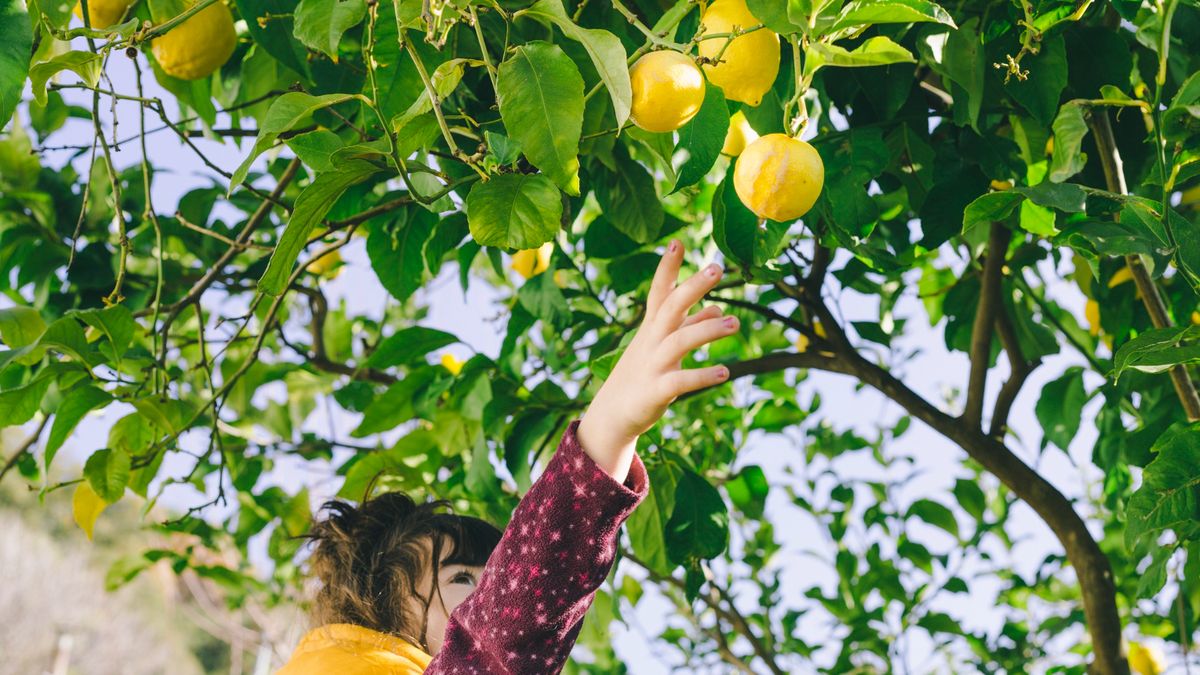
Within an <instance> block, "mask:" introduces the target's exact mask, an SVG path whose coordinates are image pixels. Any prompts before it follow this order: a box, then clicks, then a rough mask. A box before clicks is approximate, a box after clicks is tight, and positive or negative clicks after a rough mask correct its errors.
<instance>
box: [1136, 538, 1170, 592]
mask: <svg viewBox="0 0 1200 675" xmlns="http://www.w3.org/2000/svg"><path fill="white" fill-rule="evenodd" d="M1174 553H1175V547H1174V546H1158V547H1155V549H1154V553H1153V554H1152V555H1151V556H1150V565H1149V566H1147V567H1146V570H1145V571H1144V572H1142V574H1141V578H1140V579H1138V586H1137V591H1136V594H1137V597H1139V598H1146V599H1150V598H1153V597H1154V596H1156V595H1158V592H1159V591H1161V590H1162V589H1163V586H1165V585H1166V584H1167V561H1168V560H1170V559H1171V556H1172V555H1173V554H1174Z"/></svg>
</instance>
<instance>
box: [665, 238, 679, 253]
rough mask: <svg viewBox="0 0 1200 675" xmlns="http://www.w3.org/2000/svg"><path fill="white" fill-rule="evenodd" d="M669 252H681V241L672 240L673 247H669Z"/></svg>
mask: <svg viewBox="0 0 1200 675" xmlns="http://www.w3.org/2000/svg"><path fill="white" fill-rule="evenodd" d="M667 250H668V251H670V252H671V253H674V252H675V251H678V250H679V240H678V239H672V240H671V245H670V246H668V247H667Z"/></svg>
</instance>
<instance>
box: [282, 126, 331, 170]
mask: <svg viewBox="0 0 1200 675" xmlns="http://www.w3.org/2000/svg"><path fill="white" fill-rule="evenodd" d="M284 142H285V143H287V146H288V147H289V148H291V149H292V152H294V153H296V156H297V157H299V158H300V161H302V162H304V165H305V166H306V167H308V168H310V169H312V170H313V171H314V172H316V173H321V172H325V171H332V170H333V169H334V168H335V166H334V163H333V153H335V152H337V151H338V150H341V149H342V148H343V147H345V145H346V144H345V143H344V142H343V141H342V139H341V138H339V137H338V135H337V134H335V133H333V132H332V131H330V130H328V129H316V130H313V131H309V132H307V133H303V134H299V135H297V136H292V137H291V138H289V139H287V140H286V141H284Z"/></svg>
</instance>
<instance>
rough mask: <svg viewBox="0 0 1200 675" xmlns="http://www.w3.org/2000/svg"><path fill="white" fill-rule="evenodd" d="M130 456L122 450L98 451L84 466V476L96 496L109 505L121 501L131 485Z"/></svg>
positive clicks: (106, 449)
mask: <svg viewBox="0 0 1200 675" xmlns="http://www.w3.org/2000/svg"><path fill="white" fill-rule="evenodd" d="M129 470H130V461H129V455H127V454H125V453H124V452H121V451H120V450H110V449H108V448H105V449H103V450H97V451H96V452H93V453H92V456H91V457H88V460H87V463H86V464H84V465H83V475H84V477H85V478H87V481H88V483H90V484H91V486H92V489H93V490H95V491H96V494H97V495H98V496H99V497H100V498H101V499H103V500H104V501H105V502H107V503H109V504H113V503H116V502H118V501H120V500H121V496H122V495H124V494H125V487H126V486H127V485H129Z"/></svg>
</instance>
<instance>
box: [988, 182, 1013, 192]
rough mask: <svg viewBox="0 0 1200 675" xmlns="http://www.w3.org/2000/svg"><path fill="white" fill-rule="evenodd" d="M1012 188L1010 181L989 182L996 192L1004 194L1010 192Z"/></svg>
mask: <svg viewBox="0 0 1200 675" xmlns="http://www.w3.org/2000/svg"><path fill="white" fill-rule="evenodd" d="M1012 186H1013V184H1012V181H1011V180H993V181H992V182H991V188H992V189H993V190H995V191H997V192H1004V191H1005V190H1011V189H1012Z"/></svg>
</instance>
